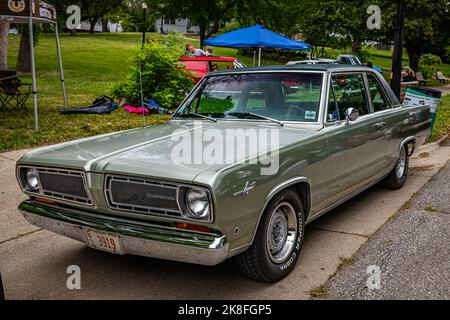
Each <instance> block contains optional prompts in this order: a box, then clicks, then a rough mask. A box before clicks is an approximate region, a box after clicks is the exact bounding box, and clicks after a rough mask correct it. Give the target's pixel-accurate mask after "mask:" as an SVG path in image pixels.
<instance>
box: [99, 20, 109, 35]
mask: <svg viewBox="0 0 450 320" xmlns="http://www.w3.org/2000/svg"><path fill="white" fill-rule="evenodd" d="M101 21H102V32H109V29H108V19H102V20H101Z"/></svg>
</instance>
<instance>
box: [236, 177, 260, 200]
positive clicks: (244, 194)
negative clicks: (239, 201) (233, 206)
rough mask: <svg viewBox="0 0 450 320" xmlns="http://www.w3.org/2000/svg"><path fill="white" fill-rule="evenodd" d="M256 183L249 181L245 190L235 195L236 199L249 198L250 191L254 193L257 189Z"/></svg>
mask: <svg viewBox="0 0 450 320" xmlns="http://www.w3.org/2000/svg"><path fill="white" fill-rule="evenodd" d="M255 185H256V182H255V181H253V182H250V181H247V183H246V184H245V187H244V189H243V190H241V191H238V192H236V193H235V194H233V196H234V197H235V198H237V197H244V196H248V194H249V193H250V191H252V190H253V189H254V188H255Z"/></svg>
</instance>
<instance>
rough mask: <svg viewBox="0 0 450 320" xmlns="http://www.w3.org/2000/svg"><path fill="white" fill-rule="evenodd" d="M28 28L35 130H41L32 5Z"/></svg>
mask: <svg viewBox="0 0 450 320" xmlns="http://www.w3.org/2000/svg"><path fill="white" fill-rule="evenodd" d="M28 29H29V32H30V36H29V38H30V55H31V78H32V89H31V90H32V94H33V104H34V130H36V131H39V119H38V106H37V86H36V61H35V57H34V35H33V12H32V6H30V19H29V21H28Z"/></svg>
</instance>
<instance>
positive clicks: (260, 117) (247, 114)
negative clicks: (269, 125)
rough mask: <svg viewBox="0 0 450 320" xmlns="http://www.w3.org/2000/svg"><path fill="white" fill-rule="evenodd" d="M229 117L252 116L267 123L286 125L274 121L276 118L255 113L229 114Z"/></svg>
mask: <svg viewBox="0 0 450 320" xmlns="http://www.w3.org/2000/svg"><path fill="white" fill-rule="evenodd" d="M228 114H229V115H232V116H252V117H255V118H259V119H263V120H267V121H271V122H273V123H276V124H279V125H280V126H282V127H283V126H284V123H283V122H281V121H280V120H277V119H274V118H270V117H266V116H263V115H260V114H257V113H253V112H229V113H228Z"/></svg>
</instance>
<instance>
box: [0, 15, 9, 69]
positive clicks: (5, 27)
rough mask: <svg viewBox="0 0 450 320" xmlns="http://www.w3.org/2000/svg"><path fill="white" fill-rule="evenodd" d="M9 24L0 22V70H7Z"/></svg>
mask: <svg viewBox="0 0 450 320" xmlns="http://www.w3.org/2000/svg"><path fill="white" fill-rule="evenodd" d="M8 32H9V22H5V21H2V20H0V70H7V69H8Z"/></svg>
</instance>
